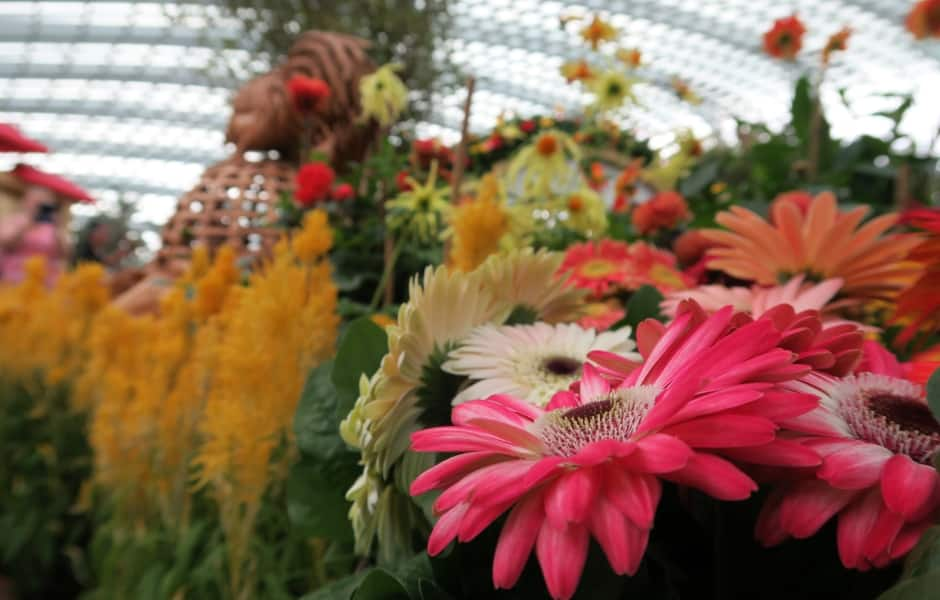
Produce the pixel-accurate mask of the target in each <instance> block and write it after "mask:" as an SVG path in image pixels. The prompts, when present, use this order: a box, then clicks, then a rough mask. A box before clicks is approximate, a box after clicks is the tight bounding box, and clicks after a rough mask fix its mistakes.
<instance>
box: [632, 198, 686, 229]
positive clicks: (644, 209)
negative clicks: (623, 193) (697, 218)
mask: <svg viewBox="0 0 940 600" xmlns="http://www.w3.org/2000/svg"><path fill="white" fill-rule="evenodd" d="M690 216H691V213H690V212H689V206H688V204H686V202H685V198H683V197H682V195H681V194H679V193H678V192H672V191H670V192H660V193H658V194H656V195H655V196H653V197H652V198H650V199H649V200H648V201H646V202H644V203H643V204H640V205H639V206H637V207H636V209H635V210H634V211H633V227H634V228H635V229H636V231H637V233H639V234H640V235H649V234H651V233H655V232H657V231H661V230H669V229H674V228H675V227H676V226H677V225H678V224H679V223H681V222H682V221H684V220H686V219H688V218H689V217H690Z"/></svg>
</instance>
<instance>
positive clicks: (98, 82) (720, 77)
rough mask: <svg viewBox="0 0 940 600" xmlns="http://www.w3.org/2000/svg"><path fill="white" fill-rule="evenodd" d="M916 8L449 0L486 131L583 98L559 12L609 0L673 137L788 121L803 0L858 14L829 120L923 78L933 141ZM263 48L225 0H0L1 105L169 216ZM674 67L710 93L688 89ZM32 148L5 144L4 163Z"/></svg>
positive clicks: (68, 170) (54, 157)
mask: <svg viewBox="0 0 940 600" xmlns="http://www.w3.org/2000/svg"><path fill="white" fill-rule="evenodd" d="M909 8H910V4H909V3H908V2H906V1H902V0H854V1H850V0H803V1H796V2H771V1H769V0H767V1H765V0H760V1H758V0H620V1H611V0H582V1H581V2H561V1H539V0H453V1H452V4H451V9H450V12H451V16H452V19H453V27H452V29H451V31H450V32H449V38H448V39H447V40H446V44H447V45H448V49H449V50H450V53H451V61H452V63H453V64H454V65H455V66H456V67H457V68H459V69H460V70H461V72H463V73H466V74H472V75H474V76H475V77H476V78H477V84H476V90H477V92H476V94H475V96H474V103H473V113H472V119H471V128H472V129H474V130H483V129H485V128H487V127H489V126H491V125H492V124H493V122H494V121H495V119H496V118H497V117H498V116H499V115H500V113H503V112H515V113H518V114H522V115H526V114H532V113H539V112H540V113H546V112H552V111H555V110H576V109H577V108H578V107H579V106H581V105H582V104H583V103H584V102H585V98H584V97H583V95H582V93H581V92H579V91H578V89H577V88H576V87H574V86H567V85H565V83H564V80H563V79H562V77H561V75H560V74H559V67H560V65H561V64H562V63H563V62H564V61H566V60H569V59H572V58H578V57H582V56H587V54H586V52H587V51H586V49H585V47H584V45H583V44H582V43H581V40H580V38H579V36H578V33H577V31H578V27H579V25H578V24H571V25H569V26H568V27H566V28H563V27H561V25H560V19H559V18H560V17H567V16H574V15H589V14H591V13H593V12H595V11H596V12H600V13H601V14H602V15H604V16H605V17H606V18H608V19H609V20H610V21H611V22H612V23H613V25H614V26H616V27H617V28H618V29H619V30H620V31H621V34H622V40H623V43H624V45H627V46H630V47H637V48H639V49H640V50H641V51H642V52H643V58H644V63H645V66H644V67H642V68H641V70H640V71H639V75H640V76H641V77H642V79H643V80H644V83H643V84H641V85H638V86H637V88H636V91H637V96H638V98H639V102H640V105H639V106H638V107H631V108H630V109H629V110H628V111H625V112H624V114H623V115H622V116H621V118H622V120H623V122H624V123H625V124H627V125H629V126H631V127H634V128H635V129H636V130H637V131H638V133H639V134H640V135H641V136H647V137H650V138H651V141H652V144H653V145H654V147H664V146H667V145H668V144H669V143H670V142H671V140H672V132H674V131H675V130H676V129H678V128H691V129H692V130H693V131H694V132H695V133H696V134H697V135H698V136H700V137H703V138H713V139H719V138H729V139H730V135H731V132H732V130H733V128H732V124H733V119H732V117H740V118H744V119H748V120H757V121H764V122H767V123H769V124H771V125H781V124H782V123H784V122H785V121H786V119H787V116H788V112H789V103H790V93H791V89H792V84H793V81H794V80H795V79H796V78H797V77H798V76H799V75H800V74H801V73H803V72H805V71H807V70H808V69H809V68H810V67H811V66H812V65H814V64H815V63H816V61H817V60H818V58H817V56H814V55H811V54H808V53H806V52H804V57H803V58H801V62H797V63H795V64H785V63H781V62H779V61H774V60H772V59H770V58H768V57H767V56H765V55H764V54H763V52H762V50H761V47H760V42H761V34H762V33H763V31H765V30H766V29H767V28H768V27H769V26H770V24H771V22H772V21H773V20H774V19H775V18H779V17H781V16H785V15H788V14H791V13H792V12H794V11H796V12H798V13H799V15H800V18H801V19H802V20H803V21H804V22H805V23H806V25H807V29H808V31H809V33H808V34H807V37H806V39H805V40H804V50H807V49H808V50H819V49H821V48H822V46H823V44H824V42H825V39H826V38H827V37H828V35H829V34H831V33H834V32H835V31H836V30H837V29H839V28H840V27H841V26H843V25H848V26H850V27H852V28H853V29H854V33H853V35H852V38H851V39H850V40H849V51H848V52H845V53H841V54H840V55H838V58H837V59H836V61H835V63H834V65H833V66H832V67H831V68H830V71H829V74H828V75H827V85H826V87H825V88H824V90H823V100H824V102H825V103H826V106H827V114H828V115H829V117H830V120H831V121H832V127H833V133H834V134H835V135H837V136H849V137H850V136H853V135H858V134H859V133H862V132H865V133H873V134H876V135H877V134H880V133H884V131H885V128H886V127H887V124H886V122H884V120H883V119H879V118H877V117H870V118H861V117H860V115H868V114H871V113H873V112H874V111H877V110H879V109H882V108H886V107H890V106H891V102H890V101H889V100H887V99H885V98H883V97H880V96H879V94H881V93H883V92H910V93H913V94H914V96H915V99H916V101H915V104H914V106H913V107H912V109H911V110H910V111H909V114H908V116H907V118H906V120H905V122H904V123H903V127H902V129H903V130H904V131H905V132H907V133H909V134H910V135H911V136H912V137H913V138H914V139H915V140H916V142H917V144H918V147H919V148H920V149H921V150H926V149H927V147H928V146H929V145H930V144H931V143H932V142H933V141H934V136H935V133H936V132H937V130H938V125H940V108H938V105H940V103H938V101H937V98H940V45H938V44H937V43H935V42H915V41H914V40H913V38H912V37H911V36H910V35H909V34H908V33H907V32H906V31H905V30H904V28H903V20H904V15H905V14H906V13H907V11H908V10H909ZM222 48H226V49H224V50H223V49H222ZM251 48H252V40H251V39H250V38H249V37H248V36H247V35H246V34H245V32H244V31H243V29H242V28H241V27H240V23H239V22H238V21H234V20H226V19H224V18H222V17H221V16H220V14H219V11H218V10H217V9H216V7H214V6H213V5H212V0H193V1H191V2H189V3H176V2H169V1H165V2H161V1H156V2H126V1H114V0H84V1H79V2H74V1H73V2H68V1H59V0H33V1H28V2H23V1H9V0H0V122H10V123H14V124H16V125H18V126H19V127H20V128H21V129H22V130H23V131H24V132H25V133H26V134H27V135H30V136H32V137H34V138H37V139H39V140H41V141H42V142H44V143H46V144H47V145H49V146H50V147H51V148H52V149H54V151H55V152H54V153H53V154H50V155H46V156H43V155H31V156H29V157H27V158H26V159H25V160H28V161H29V162H31V163H33V164H35V165H37V166H40V167H42V168H45V169H48V170H50V171H53V172H55V173H59V174H62V175H65V176H67V177H69V178H71V179H73V180H74V181H76V182H77V183H79V184H81V185H83V186H85V187H86V188H88V189H89V190H91V191H92V192H93V194H95V195H96V196H97V197H98V198H99V199H100V200H99V205H98V207H76V208H75V210H76V211H78V212H79V213H80V214H81V211H86V212H87V211H94V210H99V209H104V210H109V209H111V208H113V207H114V206H115V205H116V202H117V201H118V199H119V198H120V199H124V200H127V201H131V202H135V203H136V205H137V208H138V214H137V218H139V219H142V220H143V221H149V222H153V223H161V222H163V221H165V220H166V219H167V218H168V217H169V215H170V214H171V213H172V211H173V210H174V207H175V200H176V198H177V197H179V195H180V194H182V193H183V192H185V191H186V190H187V189H189V188H190V187H191V186H192V185H193V184H194V183H195V181H196V180H197V179H198V177H199V175H200V174H201V172H202V170H203V169H204V167H205V166H206V165H208V164H211V163H213V162H216V161H218V160H221V159H222V158H224V157H225V156H227V154H228V149H226V148H225V147H224V146H223V143H224V135H223V131H224V127H225V123H226V120H227V118H228V113H229V108H228V104H227V103H228V99H229V97H230V94H231V90H232V89H234V88H235V87H237V86H238V84H239V82H240V81H243V80H244V79H247V78H248V77H250V76H251V75H252V74H253V73H258V72H262V71H264V70H266V69H267V67H268V65H266V64H264V63H263V62H261V61H259V60H257V59H255V58H253V54H252V52H251ZM220 58H221V60H220ZM673 77H679V78H681V79H683V80H684V81H686V82H687V83H688V84H689V85H690V86H691V88H692V89H693V90H694V91H695V92H696V93H697V94H698V95H700V96H701V97H702V98H703V99H704V102H703V103H702V104H700V105H697V106H692V105H690V104H687V103H684V102H682V101H680V100H679V99H677V98H676V96H675V94H674V92H673V91H672V87H671V84H670V82H671V80H672V78H673ZM841 88H846V89H848V93H847V98H848V100H849V105H850V106H851V108H847V107H846V106H845V104H844V103H843V102H842V100H841V99H840V97H839V93H838V92H839V90H840V89H841ZM895 102H896V101H895ZM462 104H463V92H462V91H457V92H454V93H450V94H440V95H439V97H438V100H437V102H436V103H435V109H434V110H433V111H432V114H431V115H430V117H429V119H428V121H427V122H425V123H422V124H421V125H420V128H419V130H420V132H421V133H422V135H435V136H441V137H443V138H445V139H447V140H453V139H454V138H456V135H457V134H456V128H457V127H458V124H459V123H460V120H461V117H462V114H461V110H462ZM21 159H22V157H16V156H10V155H0V169H5V168H7V167H9V166H11V165H12V163H14V162H16V161H17V160H21Z"/></svg>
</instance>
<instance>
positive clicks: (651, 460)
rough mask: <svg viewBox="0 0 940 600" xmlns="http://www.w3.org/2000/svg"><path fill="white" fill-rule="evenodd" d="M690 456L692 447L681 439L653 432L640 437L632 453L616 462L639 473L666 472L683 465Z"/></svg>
mask: <svg viewBox="0 0 940 600" xmlns="http://www.w3.org/2000/svg"><path fill="white" fill-rule="evenodd" d="M691 456H692V449H691V448H689V446H688V444H686V443H685V442H683V441H682V440H679V439H676V438H674V437H672V436H670V435H664V434H662V433H654V434H652V435H648V436H646V437H644V438H642V439H640V440H639V441H638V442H637V443H636V449H635V450H634V451H633V453H632V454H630V455H629V456H627V457H624V458H621V459H619V461H618V462H619V464H621V465H623V466H624V467H625V468H627V469H630V470H632V471H638V472H640V473H667V472H669V471H675V470H677V469H681V468H682V467H684V466H685V464H686V462H687V461H688V460H689V458H690V457H691Z"/></svg>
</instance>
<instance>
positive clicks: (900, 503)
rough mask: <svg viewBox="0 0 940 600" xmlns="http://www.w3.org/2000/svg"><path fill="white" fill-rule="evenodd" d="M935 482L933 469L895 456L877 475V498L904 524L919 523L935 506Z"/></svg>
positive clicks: (902, 456)
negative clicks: (878, 493)
mask: <svg viewBox="0 0 940 600" xmlns="http://www.w3.org/2000/svg"><path fill="white" fill-rule="evenodd" d="M937 479H938V478H937V471H936V470H934V469H933V468H931V467H928V466H927V465H921V464H917V463H915V462H914V461H912V460H911V459H910V458H908V457H907V456H905V455H903V454H896V455H895V456H893V457H891V459H890V460H888V462H887V463H885V466H884V472H883V473H882V474H881V495H882V496H883V497H884V501H885V505H887V507H888V508H889V509H891V510H892V511H893V512H896V513H898V514H899V515H901V516H902V517H904V520H905V521H919V520H920V519H922V518H924V517H925V516H927V512H929V511H930V509H932V508H935V507H936V505H937V499H936V493H937V485H938V481H937ZM931 500H933V502H931Z"/></svg>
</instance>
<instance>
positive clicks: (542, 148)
mask: <svg viewBox="0 0 940 600" xmlns="http://www.w3.org/2000/svg"><path fill="white" fill-rule="evenodd" d="M535 150H536V151H537V152H538V153H539V154H541V155H542V156H551V155H552V154H555V152H556V151H557V150H558V138H556V137H555V136H553V135H552V134H550V133H543V134H542V135H541V136H539V139H537V140H536V141H535Z"/></svg>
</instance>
